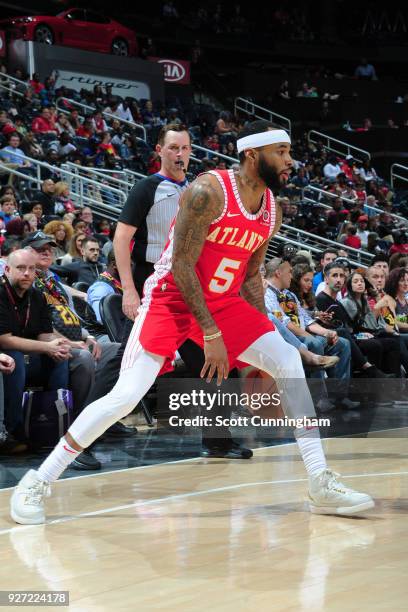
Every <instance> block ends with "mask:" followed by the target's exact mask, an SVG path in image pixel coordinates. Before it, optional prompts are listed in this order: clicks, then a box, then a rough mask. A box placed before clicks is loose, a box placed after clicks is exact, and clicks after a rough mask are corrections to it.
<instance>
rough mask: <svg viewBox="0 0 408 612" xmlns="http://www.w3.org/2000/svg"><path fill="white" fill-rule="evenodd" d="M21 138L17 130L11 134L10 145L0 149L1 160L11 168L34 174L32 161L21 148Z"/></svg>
mask: <svg viewBox="0 0 408 612" xmlns="http://www.w3.org/2000/svg"><path fill="white" fill-rule="evenodd" d="M20 143H21V138H20V135H19V134H17V132H13V133H11V134H10V135H9V138H8V145H7V147H4V148H3V149H1V150H0V160H1V161H2V162H4V163H5V165H6V166H8V167H9V168H16V169H17V170H18V171H19V172H23V174H32V171H31V163H30V162H29V161H28V159H27V158H26V156H25V154H24V151H23V150H22V149H20Z"/></svg>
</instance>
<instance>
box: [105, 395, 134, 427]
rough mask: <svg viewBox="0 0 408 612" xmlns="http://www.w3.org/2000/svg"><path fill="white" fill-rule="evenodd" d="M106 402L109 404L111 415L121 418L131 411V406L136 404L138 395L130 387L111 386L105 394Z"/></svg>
mask: <svg viewBox="0 0 408 612" xmlns="http://www.w3.org/2000/svg"><path fill="white" fill-rule="evenodd" d="M106 400H107V403H108V404H109V405H110V406H111V412H112V415H114V416H117V418H118V419H122V418H123V417H125V416H127V415H128V414H129V413H130V412H132V410H133V408H134V407H135V406H136V404H138V402H139V400H140V397H139V394H138V392H137V390H135V389H131V388H119V389H118V388H115V387H114V388H113V389H112V391H111V392H110V393H108V395H107V396H106Z"/></svg>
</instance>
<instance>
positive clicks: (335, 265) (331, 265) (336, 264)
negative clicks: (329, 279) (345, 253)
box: [323, 261, 344, 276]
mask: <svg viewBox="0 0 408 612" xmlns="http://www.w3.org/2000/svg"><path fill="white" fill-rule="evenodd" d="M334 268H340V269H341V270H344V266H342V265H341V263H339V262H338V261H332V262H330V263H328V264H326V265H325V266H324V268H323V276H326V275H327V274H328V273H329V272H331V271H332V270H334Z"/></svg>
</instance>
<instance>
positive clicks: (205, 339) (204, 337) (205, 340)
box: [203, 330, 222, 342]
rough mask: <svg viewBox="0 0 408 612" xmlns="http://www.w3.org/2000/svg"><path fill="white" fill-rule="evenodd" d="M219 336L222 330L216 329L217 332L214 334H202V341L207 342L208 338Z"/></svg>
mask: <svg viewBox="0 0 408 612" xmlns="http://www.w3.org/2000/svg"><path fill="white" fill-rule="evenodd" d="M220 336H222V331H221V330H218V331H217V332H215V334H210V335H209V336H203V340H204V342H208V341H209V340H215V339H216V338H219V337H220Z"/></svg>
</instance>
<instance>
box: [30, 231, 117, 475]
mask: <svg viewBox="0 0 408 612" xmlns="http://www.w3.org/2000/svg"><path fill="white" fill-rule="evenodd" d="M23 244H24V246H26V247H31V248H30V250H31V249H32V250H34V251H35V252H36V253H37V256H38V257H37V261H36V278H35V281H34V284H35V287H36V289H37V290H38V291H39V292H40V293H41V294H42V295H43V296H44V297H45V299H46V302H47V304H48V309H49V312H50V315H51V319H52V324H53V329H54V334H55V335H57V336H60V337H62V338H63V339H64V341H65V342H67V343H68V345H69V349H70V359H69V362H68V366H69V384H70V388H72V392H73V398H74V411H75V413H76V415H77V414H78V413H79V412H80V411H81V410H82V409H83V407H84V405H85V401H86V398H87V397H88V395H89V392H90V390H91V388H92V386H93V384H94V380H95V376H97V375H98V374H99V373H100V372H101V371H102V370H103V368H104V366H105V364H106V362H107V360H109V359H111V358H112V357H113V356H114V355H115V353H116V352H117V349H118V346H119V345H118V344H115V343H112V342H111V343H109V344H105V345H103V346H102V345H100V344H99V343H98V342H97V341H96V340H95V338H94V337H93V336H91V335H90V334H89V332H88V331H87V330H86V329H85V328H84V327H82V326H81V322H80V320H79V318H78V316H77V314H76V312H75V308H74V305H73V302H72V297H71V296H70V294H69V293H68V292H67V291H66V289H65V287H64V286H63V285H62V284H61V283H60V282H59V280H58V278H57V277H56V276H55V274H53V272H51V271H50V269H49V268H50V265H51V262H52V247H53V246H54V244H55V243H53V242H52V240H51V239H50V237H49V236H46V235H45V234H44V233H43V232H35V233H34V234H33V235H31V236H28V237H27V239H26V240H25V241H24V243H23ZM75 467H76V469H85V470H89V469H99V468H100V463H99V461H97V460H96V459H95V457H94V456H93V455H92V453H91V452H86V451H85V452H84V453H82V454H81V456H80V459H79V461H78V462H77V463H76V464H75Z"/></svg>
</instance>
